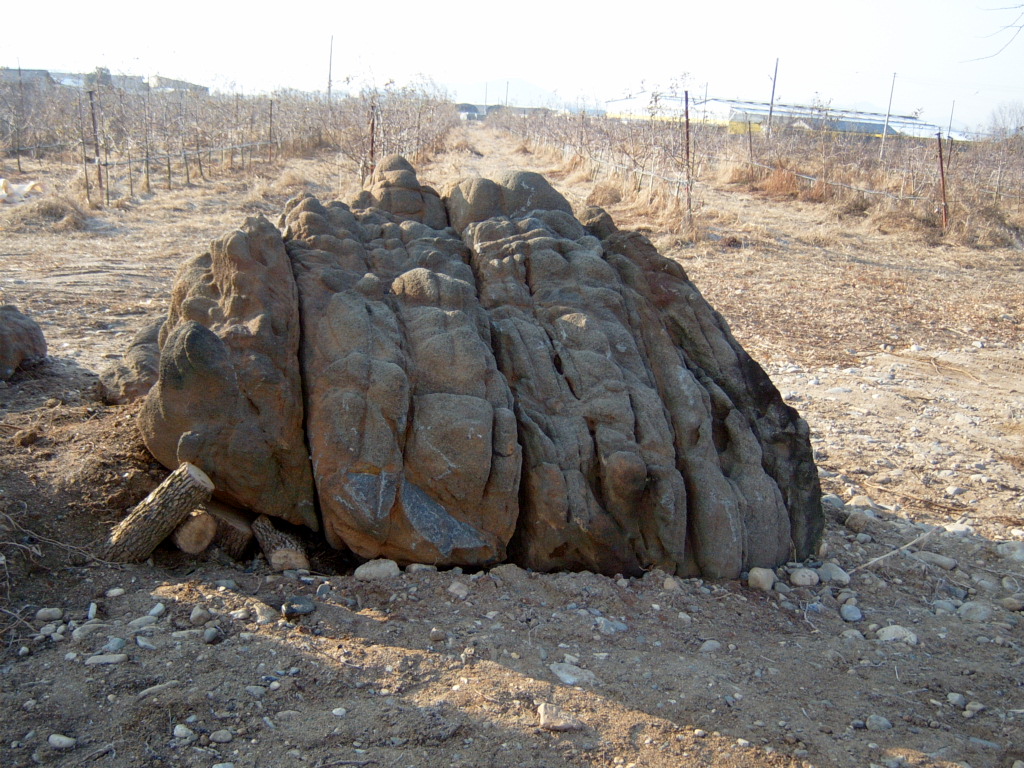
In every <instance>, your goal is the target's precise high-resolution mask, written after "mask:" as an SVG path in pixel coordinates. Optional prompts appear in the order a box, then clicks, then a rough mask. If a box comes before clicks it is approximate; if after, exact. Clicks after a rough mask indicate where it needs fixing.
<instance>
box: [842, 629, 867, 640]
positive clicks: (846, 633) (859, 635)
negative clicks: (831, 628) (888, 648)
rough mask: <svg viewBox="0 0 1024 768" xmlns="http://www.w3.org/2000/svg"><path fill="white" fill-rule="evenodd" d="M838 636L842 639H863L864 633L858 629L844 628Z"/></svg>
mask: <svg viewBox="0 0 1024 768" xmlns="http://www.w3.org/2000/svg"><path fill="white" fill-rule="evenodd" d="M839 636H840V637H841V638H843V639H844V640H863V639H864V633H863V632H861V631H860V630H859V629H846V630H843V631H842V632H840V633H839Z"/></svg>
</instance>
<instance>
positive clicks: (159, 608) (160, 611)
mask: <svg viewBox="0 0 1024 768" xmlns="http://www.w3.org/2000/svg"><path fill="white" fill-rule="evenodd" d="M166 611H167V606H166V605H164V604H163V603H157V604H156V605H154V606H153V607H152V608H150V609H149V615H150V616H156V617H157V618H158V619H159V618H160V617H161V616H163V615H164V613H165V612H166Z"/></svg>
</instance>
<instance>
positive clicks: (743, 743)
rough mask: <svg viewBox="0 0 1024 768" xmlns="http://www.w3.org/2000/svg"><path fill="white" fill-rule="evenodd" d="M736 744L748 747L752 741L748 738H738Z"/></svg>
mask: <svg viewBox="0 0 1024 768" xmlns="http://www.w3.org/2000/svg"><path fill="white" fill-rule="evenodd" d="M736 746H737V747H739V748H740V749H746V748H747V747H749V746H750V742H749V741H747V740H746V739H736Z"/></svg>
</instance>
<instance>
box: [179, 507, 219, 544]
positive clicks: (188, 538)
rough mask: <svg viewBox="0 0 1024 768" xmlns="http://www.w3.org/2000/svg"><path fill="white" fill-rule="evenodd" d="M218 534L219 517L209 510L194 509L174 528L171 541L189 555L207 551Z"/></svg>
mask: <svg viewBox="0 0 1024 768" xmlns="http://www.w3.org/2000/svg"><path fill="white" fill-rule="evenodd" d="M216 535H217V519H216V518H215V517H214V516H213V515H211V514H210V513H209V512H207V511H205V510H202V509H194V510H192V512H190V513H189V516H188V517H186V518H185V520H184V522H183V523H182V524H181V525H179V526H178V527H177V528H175V529H174V532H173V533H172V534H171V541H172V542H174V546H176V547H177V548H178V549H180V550H181V551H182V552H185V553H186V554H189V555H198V554H199V553H200V552H204V551H206V548H207V547H209V546H210V545H211V544H212V543H213V539H214V537H215V536H216Z"/></svg>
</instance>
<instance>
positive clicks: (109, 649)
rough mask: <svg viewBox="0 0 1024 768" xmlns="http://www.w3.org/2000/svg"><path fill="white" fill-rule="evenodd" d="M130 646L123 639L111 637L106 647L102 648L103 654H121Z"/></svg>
mask: <svg viewBox="0 0 1024 768" xmlns="http://www.w3.org/2000/svg"><path fill="white" fill-rule="evenodd" d="M126 645H128V643H127V642H126V641H125V639H124V638H122V637H111V638H109V639H108V640H107V643H106V645H104V646H103V647H102V648H100V651H102V652H103V653H120V652H121V650H122V649H123V648H124V647H125V646H126Z"/></svg>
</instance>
